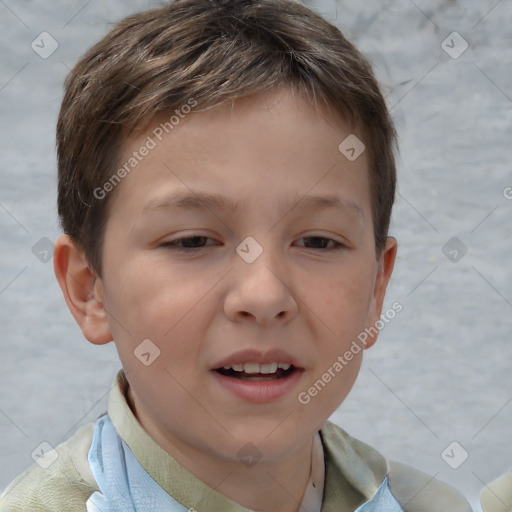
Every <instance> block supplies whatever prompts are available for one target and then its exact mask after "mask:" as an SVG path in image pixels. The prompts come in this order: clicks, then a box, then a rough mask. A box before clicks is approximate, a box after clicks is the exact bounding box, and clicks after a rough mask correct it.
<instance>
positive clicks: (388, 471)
mask: <svg viewBox="0 0 512 512" xmlns="http://www.w3.org/2000/svg"><path fill="white" fill-rule="evenodd" d="M321 433H322V437H323V439H324V441H325V445H326V448H327V450H329V452H330V453H331V454H332V456H333V458H335V459H337V460H336V464H337V466H338V467H339V468H340V470H341V472H342V473H343V475H344V476H345V477H346V478H347V479H348V480H349V481H351V483H352V485H354V484H357V487H359V488H360V489H361V490H362V491H363V494H365V493H368V492H369V491H368V490H369V489H373V491H372V492H374V489H375V488H376V486H377V487H378V485H380V483H381V482H382V480H383V479H384V478H385V477H386V476H387V477H388V482H389V488H390V490H391V493H392V494H393V496H394V497H395V498H396V500H397V501H398V502H399V503H400V505H401V506H402V508H403V510H404V512H446V511H447V510H449V511H450V512H471V507H470V506H469V503H468V502H467V500H466V499H465V498H464V497H463V496H462V495H461V494H460V493H459V492H458V491H456V490H455V489H454V488H453V487H450V486H449V485H447V484H445V483H443V482H440V481H439V480H435V479H433V478H432V477H431V476H430V475H427V474H426V473H423V472H421V471H418V470H417V469H415V468H413V467H411V466H408V465H406V464H402V463H400V462H395V461H389V460H386V459H385V458H384V457H383V456H382V455H381V454H380V453H379V452H378V451H377V450H375V448H372V447H371V446H369V445H367V444H366V443H363V442H362V441H360V440H358V439H356V438H354V437H352V436H350V435H349V434H347V432H345V431H344V430H343V429H342V428H340V427H338V426H337V425H335V424H334V423H332V422H330V421H327V422H326V423H325V424H324V426H323V427H322V429H321ZM347 454H348V459H349V461H350V462H349V464H345V462H344V461H343V459H344V458H345V457H346V455H347ZM354 460H355V461H356V464H355V465H354ZM354 467H356V468H357V469H356V471H357V475H356V477H355V478H357V482H356V481H355V480H354V476H353V473H354V470H353V468H354ZM361 477H363V478H364V481H362V483H361ZM372 478H373V480H372Z"/></svg>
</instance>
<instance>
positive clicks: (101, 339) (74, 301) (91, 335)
mask: <svg viewBox="0 0 512 512" xmlns="http://www.w3.org/2000/svg"><path fill="white" fill-rule="evenodd" d="M53 269H54V271H55V276H56V277H57V281H58V282H59V286H60V289H61V290H62V293H63V295H64V299H65V300H66V303H67V305H68V308H69V310H70V311H71V314H72V315H73V317H74V318H75V320H76V322H77V324H78V325H79V326H80V328H81V329H82V332H83V333H84V336H85V337H86V338H87V339H88V340H89V341H90V342H91V343H94V344H95V345H102V344H104V343H108V342H109V341H112V339H113V337H112V333H111V332H110V326H109V323H108V317H107V313H106V311H105V307H104V304H105V297H104V290H103V281H102V279H101V278H100V277H98V276H97V275H96V273H95V272H94V271H93V270H91V268H90V267H89V265H88V264H87V261H86V259H85V257H84V255H83V253H82V251H80V250H79V249H78V248H77V246H76V245H75V243H74V242H73V240H72V239H71V237H69V236H68V235H61V236H59V238H57V240H56V242H55V250H54V255H53Z"/></svg>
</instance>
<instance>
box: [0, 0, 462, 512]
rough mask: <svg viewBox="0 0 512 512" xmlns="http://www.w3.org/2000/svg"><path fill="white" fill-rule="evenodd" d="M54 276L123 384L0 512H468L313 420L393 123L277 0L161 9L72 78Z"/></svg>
mask: <svg viewBox="0 0 512 512" xmlns="http://www.w3.org/2000/svg"><path fill="white" fill-rule="evenodd" d="M57 143H58V159H59V197H58V206H59V216H60V219H61V222H62V226H63V229H64V233H65V234H64V235H62V236H61V237H60V238H59V239H58V240H57V242H56V245H55V255H54V266H55V273H56V276H57V279H58V281H59V284H60V286H61V289H62V291H63V294H64V297H65V299H66V302H67V304H68V307H69V309H70V311H71V313H72V314H73V316H74V318H75V319H76V321H77V322H78V324H79V325H80V327H81V329H82V331H83V333H84V336H85V337H86V338H87V339H88V340H89V341H90V342H91V343H95V344H103V343H108V342H110V341H114V342H115V344H116V348H117V350H118V353H119V357H120V359H121V363H122V367H123V369H122V370H121V371H120V372H119V373H118V375H117V377H116V380H115V382H114V387H113V389H112V392H111V396H110V401H109V406H108V412H107V413H106V414H105V415H103V416H101V417H100V418H98V420H97V421H95V422H94V423H92V424H89V425H85V426H84V427H82V428H80V429H79V430H78V431H77V432H76V433H75V434H74V436H73V437H71V438H70V439H69V440H67V441H66V442H64V443H63V444H62V445H60V446H59V447H57V449H56V450H57V454H58V458H57V460H55V461H54V462H53V464H49V465H48V468H47V469H42V467H40V466H33V467H31V468H29V469H28V470H27V472H25V473H24V474H23V475H21V476H20V477H18V478H17V479H16V480H15V481H14V482H13V483H12V484H11V485H10V486H9V487H8V488H7V489H6V491H5V492H4V494H3V497H2V500H1V505H0V510H2V511H11V510H12V511H15V510H30V511H33V512H37V511H40V510H41V511H42V510H44V511H49V510H51V511H59V512H61V511H66V510H69V511H78V510H80V511H83V510H87V511H101V512H108V511H163V510H172V511H186V510H189V511H192V510H196V511H198V512H205V511H214V512H217V511H218V512H226V511H227V512H231V511H232V512H235V511H238V512H241V511H247V510H252V511H258V512H278V511H279V512H296V511H299V510H300V511H309V512H320V511H321V512H328V511H333V512H334V511H337V512H341V511H356V510H357V511H364V512H370V511H384V510H386V511H392V512H398V511H405V512H427V511H428V512H432V511H448V510H449V511H450V512H458V511H467V510H469V506H468V504H467V502H466V500H464V498H462V497H461V496H460V495H459V494H458V493H457V492H456V491H454V490H453V489H451V488H449V487H448V486H446V485H444V484H442V483H440V482H437V481H435V480H432V479H431V478H430V477H429V476H428V475H425V474H423V473H420V472H419V471H416V470H415V469H413V468H410V467H407V466H404V465H402V464H399V463H396V462H388V461H386V460H385V459H384V458H383V457H382V456H381V455H380V454H379V453H378V452H377V451H375V450H374V449H373V448H371V447H369V446H367V445H365V444H363V443H362V442H360V441H357V440H356V439H354V438H352V437H350V436H349V435H348V434H346V433H345V432H344V431H343V430H341V429H340V428H338V427H337V426H335V425H333V424H331V423H329V422H328V421H327V418H328V417H329V416H330V415H331V414H332V412H333V411H334V410H335V409H336V408H337V407H338V406H339V405H340V403H341V402H342V401H343V400H344V399H345V397H346V396H347V394H348V393H349V391H350V389H351V387H352V385H353V383H354V381H355V379H356V377H357V373H358V370H359V367H360V364H361V359H362V352H363V349H365V348H368V347H370V346H371V345H372V344H373V343H375V341H376V339H377V336H378V325H379V322H380V315H381V312H382V304H383V300H384V296H385V291H386V287H387V284H388V281H389V279H390V276H391V273H392V270H393V264H394V260H395V256H396V249H397V245H396V241H395V240H394V239H393V238H392V237H388V235H387V232H388V226H389V219H390V215H391V208H392V204H393V199H394V191H395V164H394V155H393V148H394V144H395V131H394V128H393V124H392V121H391V119H390V118H389V115H388V112H387V110H386V107H385V103H384V100H383V98H382V95H381V93H380V91H379V88H378V85H377V83H376V81H375V79H374V77H373V75H372V71H371V68H370V66H369V65H368V63H367V62H366V61H365V59H364V58H363V57H362V55H361V54H360V53H359V52H358V51H357V50H356V49H355V48H354V47H353V46H352V45H351V44H350V43H349V42H348V41H347V40H346V39H345V38H344V37H343V36H342V34H341V33H340V32H339V30H338V29H336V28H335V27H334V26H332V25H330V24H329V23H328V22H326V21H325V20H324V19H323V18H321V17H320V16H319V15H317V14H315V13H313V12H312V11H310V10H309V9H307V8H305V7H304V6H303V5H301V4H299V3H295V2H291V1H288V0H261V1H255V2H253V3H251V2H242V1H238V2H236V1H235V2H229V1H228V2H222V3H221V2H214V1H210V0H178V1H176V2H172V3H169V4H167V5H165V6H163V7H162V8H159V9H155V10H151V11H147V12H144V13H140V14H138V15H135V16H131V17H129V18H126V19H125V20H123V21H121V22H120V23H118V24H117V25H116V27H114V29H113V30H112V31H111V32H110V33H109V34H107V36H106V37H105V38H103V39H102V40H101V41H100V42H99V43H98V44H96V45H95V46H94V47H93V48H91V49H90V50H89V51H88V53H87V54H86V55H85V56H84V57H83V58H82V59H81V60H80V62H79V63H78V64H77V65H76V66H75V68H74V69H73V70H72V72H71V73H70V75H69V77H68V79H67V81H66V90H65V96H64V100H63V103H62V108H61V112H60V115H59V121H58V126H57Z"/></svg>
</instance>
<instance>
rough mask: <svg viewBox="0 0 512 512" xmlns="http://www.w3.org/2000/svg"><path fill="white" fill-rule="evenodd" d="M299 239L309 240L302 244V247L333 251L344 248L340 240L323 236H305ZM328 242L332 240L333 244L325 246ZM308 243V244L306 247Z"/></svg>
mask: <svg viewBox="0 0 512 512" xmlns="http://www.w3.org/2000/svg"><path fill="white" fill-rule="evenodd" d="M301 240H309V242H307V243H305V245H304V247H306V248H308V249H325V250H327V251H333V250H338V249H343V248H345V245H344V244H342V243H341V242H338V241H337V240H333V239H332V238H327V237H323V236H305V237H302V238H301ZM329 242H332V244H334V245H333V246H331V247H327V245H328V244H329ZM308 245H310V246H309V247H308Z"/></svg>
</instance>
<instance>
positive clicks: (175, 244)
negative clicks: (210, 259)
mask: <svg viewBox="0 0 512 512" xmlns="http://www.w3.org/2000/svg"><path fill="white" fill-rule="evenodd" d="M195 238H205V239H207V240H211V238H210V237H207V236H200V235H198V236H187V237H183V238H178V239H176V240H172V241H170V242H165V243H163V244H161V245H160V247H165V248H166V249H170V250H173V251H177V252H191V251H197V250H199V249H204V248H205V247H207V246H202V247H180V246H179V245H178V244H179V243H180V242H183V241H184V240H193V239H195ZM311 238H316V239H319V240H327V241H328V242H327V243H329V242H333V243H334V244H335V245H334V247H331V248H325V247H324V248H311V247H306V249H313V250H315V251H318V250H321V251H339V250H340V249H344V248H346V246H345V245H344V244H342V243H341V242H338V241H337V240H333V239H332V238H328V237H325V236H304V237H302V238H301V240H307V239H311ZM210 245H212V244H210Z"/></svg>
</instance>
